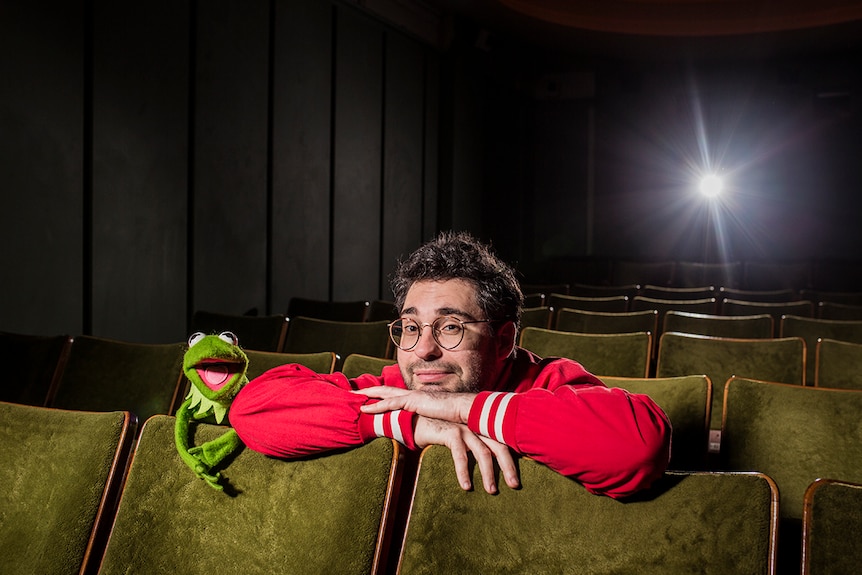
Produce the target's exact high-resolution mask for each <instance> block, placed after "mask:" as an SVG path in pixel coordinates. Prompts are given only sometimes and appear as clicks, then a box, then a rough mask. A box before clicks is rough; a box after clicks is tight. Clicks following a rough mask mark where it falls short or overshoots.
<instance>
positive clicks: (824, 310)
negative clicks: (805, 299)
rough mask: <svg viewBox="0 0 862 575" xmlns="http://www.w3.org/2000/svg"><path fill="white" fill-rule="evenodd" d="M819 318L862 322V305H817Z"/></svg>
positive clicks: (826, 302)
mask: <svg viewBox="0 0 862 575" xmlns="http://www.w3.org/2000/svg"><path fill="white" fill-rule="evenodd" d="M816 315H817V317H819V318H823V319H841V320H848V321H858V320H862V305H854V304H849V303H834V302H831V301H822V302H820V303H818V304H817V314H816Z"/></svg>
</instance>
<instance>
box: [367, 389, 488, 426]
mask: <svg viewBox="0 0 862 575" xmlns="http://www.w3.org/2000/svg"><path fill="white" fill-rule="evenodd" d="M354 393H359V394H362V395H366V396H368V397H373V398H376V399H379V400H380V401H378V402H377V403H370V404H366V405H363V406H362V412H363V413H386V412H387V411H395V410H396V409H403V410H405V411H410V412H412V413H416V414H418V415H424V416H425V417H430V418H432V419H441V420H444V421H451V422H452V423H467V421H468V418H469V417H470V408H471V407H472V406H473V400H474V399H475V398H476V394H475V393H452V392H445V391H438V392H434V391H412V390H409V389H398V388H397V387H389V386H386V385H378V386H374V387H368V388H366V389H360V390H357V391H355V392H354Z"/></svg>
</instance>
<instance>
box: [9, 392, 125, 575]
mask: <svg viewBox="0 0 862 575" xmlns="http://www.w3.org/2000/svg"><path fill="white" fill-rule="evenodd" d="M131 425H132V416H131V415H130V414H129V413H128V412H105V413H94V412H83V411H66V410H59V409H50V408H45V407H36V406H29V405H15V404H10V403H0V485H2V486H3V489H2V492H0V549H2V559H0V572H3V573H9V574H18V573H20V574H38V575H54V574H74V573H79V572H84V573H90V572H93V571H92V570H91V567H95V566H96V565H98V559H99V553H100V552H101V549H102V547H101V546H102V545H103V543H104V541H103V537H104V535H105V534H106V533H107V530H106V529H107V528H108V527H109V526H110V521H111V517H110V514H111V513H112V512H113V505H114V504H115V501H116V500H115V498H116V492H117V490H118V489H119V486H120V484H121V483H122V474H123V470H124V468H125V461H126V458H127V456H128V451H129V447H130V443H131V436H132V433H131ZM93 562H95V563H93Z"/></svg>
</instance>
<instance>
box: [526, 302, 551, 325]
mask: <svg viewBox="0 0 862 575" xmlns="http://www.w3.org/2000/svg"><path fill="white" fill-rule="evenodd" d="M553 315H554V308H552V307H548V306H544V305H543V306H538V307H525V308H523V309H522V310H521V328H522V329H523V328H525V327H544V328H549V327H551V318H552V317H553Z"/></svg>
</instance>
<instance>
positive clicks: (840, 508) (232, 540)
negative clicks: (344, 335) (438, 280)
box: [0, 359, 862, 575]
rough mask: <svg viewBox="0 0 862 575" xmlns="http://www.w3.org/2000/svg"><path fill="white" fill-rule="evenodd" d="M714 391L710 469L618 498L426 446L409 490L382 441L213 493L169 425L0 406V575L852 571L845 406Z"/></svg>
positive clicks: (855, 553)
mask: <svg viewBox="0 0 862 575" xmlns="http://www.w3.org/2000/svg"><path fill="white" fill-rule="evenodd" d="M381 361H383V362H390V361H391V360H385V359H384V360H381ZM706 381H708V380H706ZM608 383H609V384H612V385H617V384H620V385H623V384H626V385H628V386H629V387H630V388H631V389H637V390H638V391H646V392H649V393H654V394H655V396H656V397H657V401H659V399H658V398H660V399H661V402H662V403H663V407H664V408H665V409H666V410H668V411H669V412H670V414H671V415H670V417H671V419H672V420H674V419H675V416H676V414H677V413H678V412H679V410H680V409H681V408H680V407H677V408H674V404H675V403H677V404H681V403H684V402H691V401H692V397H691V395H690V394H689V393H687V392H686V391H682V390H677V391H676V392H674V387H673V384H674V382H672V381H669V380H667V381H661V380H647V379H641V380H635V379H631V380H622V379H619V380H609V381H608ZM651 386H659V388H660V389H661V391H657V390H656V389H654V388H653V387H651ZM674 394H675V397H676V399H673V398H674ZM723 395H724V407H723V410H724V416H723V418H722V419H723V428H724V435H725V438H726V439H725V444H724V446H723V449H722V454H721V468H720V469H717V470H713V471H700V470H672V471H669V472H667V473H666V474H665V476H664V477H663V478H662V479H661V480H660V481H658V482H657V483H656V484H655V485H653V486H652V488H650V489H648V490H647V491H645V492H642V493H640V494H638V495H636V496H633V497H631V498H629V499H627V500H622V501H616V500H612V499H609V498H605V497H599V496H594V495H590V494H588V493H587V492H586V491H585V490H584V489H583V488H582V487H581V486H580V485H579V484H578V483H576V482H574V481H571V480H569V479H567V478H565V477H562V476H560V475H558V474H556V473H555V472H553V471H551V470H549V469H547V468H545V467H544V466H542V465H539V464H537V463H535V462H533V461H532V460H530V459H528V458H521V459H520V460H519V462H518V465H519V471H520V476H521V483H522V487H521V488H520V489H517V490H512V489H508V488H506V487H505V486H504V487H503V488H502V489H501V492H500V493H499V494H498V495H496V496H491V495H488V494H486V493H484V491H482V490H481V489H476V490H473V491H470V492H464V491H462V490H461V489H460V487H459V486H458V484H457V481H456V480H455V478H454V475H453V472H452V464H451V456H450V454H449V452H448V450H446V449H445V448H442V447H432V448H429V449H426V450H425V451H424V452H423V454H422V458H421V461H420V462H419V465H418V473H416V474H415V476H414V475H413V473H410V472H409V471H408V468H407V467H405V464H404V458H403V457H402V454H401V453H400V450H401V448H400V446H398V444H397V443H394V442H392V441H389V440H383V439H380V440H376V441H374V442H371V443H370V444H367V445H365V446H364V447H361V448H358V449H353V450H348V451H343V452H335V453H332V454H329V455H327V456H324V457H316V458H309V459H301V460H295V461H283V460H278V459H274V458H270V457H265V456H262V455H260V454H258V453H256V452H252V451H251V450H248V449H244V450H242V451H241V452H239V453H238V454H237V455H236V457H234V458H233V459H231V460H230V461H229V462H227V463H226V464H224V466H223V467H222V468H221V472H222V473H223V475H224V476H225V477H226V478H227V480H228V481H229V484H230V487H231V489H230V490H226V492H217V491H215V490H212V489H210V488H209V487H208V486H207V485H206V484H205V483H204V482H202V481H200V480H198V479H197V478H196V477H195V476H194V474H192V473H191V472H190V471H189V469H188V468H187V467H186V466H185V464H184V463H183V462H182V461H181V460H180V458H179V457H178V455H177V453H176V447H175V444H174V437H173V433H174V418H173V417H172V416H169V415H157V416H154V417H152V418H151V419H149V420H148V421H147V423H146V424H145V425H144V426H143V429H142V431H141V433H140V437H139V439H138V440H137V442H133V441H132V437H133V431H132V429H131V427H132V419H133V418H132V417H131V415H130V414H129V413H128V412H123V411H118V412H105V413H96V412H88V411H73V410H59V409H51V408H44V407H37V406H25V405H16V404H10V403H0V420H2V421H3V422H4V425H3V426H0V481H2V483H3V485H6V486H7V489H6V490H5V492H6V493H7V496H4V497H2V498H0V517H3V518H4V521H3V523H2V524H0V540H2V541H3V542H4V550H5V551H6V552H5V553H4V572H9V573H45V574H51V573H67V572H82V573H99V574H100V575H109V574H114V573H162V572H179V573H189V574H195V573H201V574H203V573H211V572H212V571H213V569H217V570H218V571H219V572H222V573H247V572H266V573H274V572H291V573H300V572H301V573H388V572H396V571H397V572H399V573H475V572H479V573H523V572H536V573H559V572H568V571H570V570H571V568H572V566H575V565H577V566H580V567H582V568H584V569H586V570H588V571H589V572H595V573H611V572H614V573H618V572H622V573H694V572H696V573H722V574H723V573H731V572H732V573H776V572H777V573H799V572H800V567H802V572H803V573H811V574H816V573H836V572H852V571H853V569H855V568H856V567H857V566H858V565H859V564H860V561H862V555H860V552H862V545H859V544H858V543H857V542H855V539H856V538H855V537H852V536H850V537H848V535H849V534H854V533H858V532H859V529H862V512H859V511H858V509H859V508H860V507H859V503H860V502H862V500H860V490H861V489H862V485H860V484H862V429H860V427H859V425H858V413H860V410H862V393H860V392H858V391H846V390H830V389H817V388H808V387H802V386H795V385H786V384H778V383H771V382H762V381H756V380H751V379H744V378H738V377H735V378H731V379H730V380H729V381H728V383H727V384H726V386H725V388H724V394H723ZM704 405H708V403H707V404H704ZM674 409H676V411H675V410H674ZM678 421H679V420H677V421H674V431H675V438H674V439H675V441H674V449H677V448H678V447H680V446H679V445H678V443H677V441H676V439H677V437H678V435H677V434H678V431H679V430H678V429H677V423H678ZM704 423H705V422H704V420H703V419H701V421H700V425H701V429H703V426H704ZM221 433H223V427H220V426H215V425H209V424H200V425H198V426H197V430H196V437H197V440H198V441H199V442H203V441H207V440H208V439H212V438H214V437H216V436H218V435H220V434H221ZM132 454H133V455H132ZM130 458H131V466H128V465H127V462H128V461H129V459H130ZM478 473H479V472H478V470H474V483H475V484H477V485H478V484H481V481H480V477H479V475H478ZM827 479H828V480H829V481H827ZM399 508H401V509H404V508H407V509H409V513H408V514H407V516H406V520H405V521H404V524H403V525H402V522H400V521H398V520H397V519H398V516H399V513H398V512H397V510H398V509H399ZM488 518H493V521H489V520H488ZM848 540H850V541H848ZM840 567H850V569H849V570H846V571H837V570H835V569H837V568H840Z"/></svg>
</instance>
